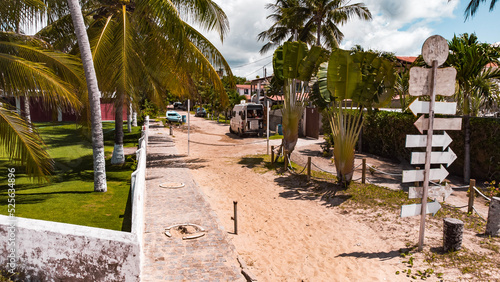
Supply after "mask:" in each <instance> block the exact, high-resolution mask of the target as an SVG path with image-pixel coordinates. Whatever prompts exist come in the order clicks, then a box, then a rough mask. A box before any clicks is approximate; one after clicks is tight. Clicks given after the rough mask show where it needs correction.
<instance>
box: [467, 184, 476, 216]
mask: <svg viewBox="0 0 500 282" xmlns="http://www.w3.org/2000/svg"><path fill="white" fill-rule="evenodd" d="M474 186H476V180H474V179H471V180H470V182H469V207H468V209H467V212H468V213H470V214H472V212H473V211H474V198H475V197H476V190H474Z"/></svg>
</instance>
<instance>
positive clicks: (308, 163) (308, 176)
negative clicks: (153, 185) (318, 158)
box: [307, 157, 311, 181]
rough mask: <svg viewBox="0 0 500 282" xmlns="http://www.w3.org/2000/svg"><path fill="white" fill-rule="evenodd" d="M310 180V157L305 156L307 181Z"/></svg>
mask: <svg viewBox="0 0 500 282" xmlns="http://www.w3.org/2000/svg"><path fill="white" fill-rule="evenodd" d="M310 180H311V157H307V181H310Z"/></svg>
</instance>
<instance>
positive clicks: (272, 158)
mask: <svg viewBox="0 0 500 282" xmlns="http://www.w3.org/2000/svg"><path fill="white" fill-rule="evenodd" d="M271 164H274V146H271Z"/></svg>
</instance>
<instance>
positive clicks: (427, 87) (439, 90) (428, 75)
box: [401, 35, 462, 251]
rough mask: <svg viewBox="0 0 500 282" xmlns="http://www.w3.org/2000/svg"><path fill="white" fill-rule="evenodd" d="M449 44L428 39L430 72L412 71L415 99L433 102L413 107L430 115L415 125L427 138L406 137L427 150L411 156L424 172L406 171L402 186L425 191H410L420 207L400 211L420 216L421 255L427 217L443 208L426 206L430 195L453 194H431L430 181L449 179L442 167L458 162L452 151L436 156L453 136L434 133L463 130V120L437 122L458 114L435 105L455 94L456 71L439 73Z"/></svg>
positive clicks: (442, 191) (434, 190)
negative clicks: (406, 184)
mask: <svg viewBox="0 0 500 282" xmlns="http://www.w3.org/2000/svg"><path fill="white" fill-rule="evenodd" d="M448 52H449V50H448V42H447V41H446V39H444V38H443V37H441V36H439V35H434V36H431V37H429V38H428V39H427V40H426V41H425V42H424V45H423V46H422V57H423V59H424V61H425V62H426V64H427V65H428V66H431V68H430V69H429V68H420V67H413V68H411V69H410V88H409V92H410V95H412V96H424V95H426V96H430V101H418V100H417V101H415V102H413V103H412V105H411V106H410V110H411V111H412V112H413V113H414V114H415V115H417V114H424V115H425V114H427V115H428V117H425V116H424V115H421V116H420V118H419V119H418V120H417V121H416V122H415V126H416V127H417V129H418V130H419V131H420V133H422V134H423V132H424V131H427V134H426V135H407V136H406V147H407V148H416V147H425V152H415V153H412V164H424V165H425V166H424V170H405V171H403V182H423V187H411V189H410V190H411V193H410V194H411V195H410V197H412V198H413V197H415V196H416V195H417V194H418V195H421V197H422V202H421V204H413V205H404V206H402V207H401V217H406V216H415V215H419V214H420V215H421V220H420V236H419V242H418V249H419V250H420V251H421V250H422V249H423V245H424V232H425V216H426V214H428V213H432V214H435V213H436V212H437V211H439V209H440V208H441V205H440V204H439V202H437V201H434V202H431V203H427V198H428V197H429V195H431V196H435V195H440V196H441V195H442V196H443V198H445V197H447V196H449V194H451V192H450V190H449V189H451V188H449V187H448V189H446V188H443V187H441V186H438V188H436V187H432V188H431V193H429V182H430V180H439V181H440V182H442V181H443V180H444V179H445V178H446V176H447V175H448V171H447V170H446V169H445V168H444V166H443V165H442V164H443V163H445V164H447V165H449V164H451V163H452V162H453V161H454V160H455V159H456V155H455V154H454V153H453V151H451V150H448V151H447V152H433V151H432V147H442V148H443V151H444V149H445V148H446V147H448V145H449V144H450V143H451V141H452V140H451V138H450V136H449V135H448V134H447V133H446V132H444V134H442V135H433V133H434V129H435V130H459V129H461V127H462V121H461V119H445V118H438V119H437V118H434V115H435V114H436V113H438V114H455V112H456V103H441V102H435V100H436V95H440V96H451V95H453V94H454V93H455V76H456V73H457V72H456V70H455V69H454V68H442V69H438V67H439V66H441V65H442V64H443V63H444V62H445V61H446V58H448ZM431 164H440V166H439V168H431Z"/></svg>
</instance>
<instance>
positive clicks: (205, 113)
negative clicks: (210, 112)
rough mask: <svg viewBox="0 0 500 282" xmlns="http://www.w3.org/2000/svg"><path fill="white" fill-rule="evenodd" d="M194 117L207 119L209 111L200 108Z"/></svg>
mask: <svg viewBox="0 0 500 282" xmlns="http://www.w3.org/2000/svg"><path fill="white" fill-rule="evenodd" d="M194 116H195V117H206V116H207V111H206V110H205V109H204V108H202V107H199V108H198V109H196V112H195V113H194Z"/></svg>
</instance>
